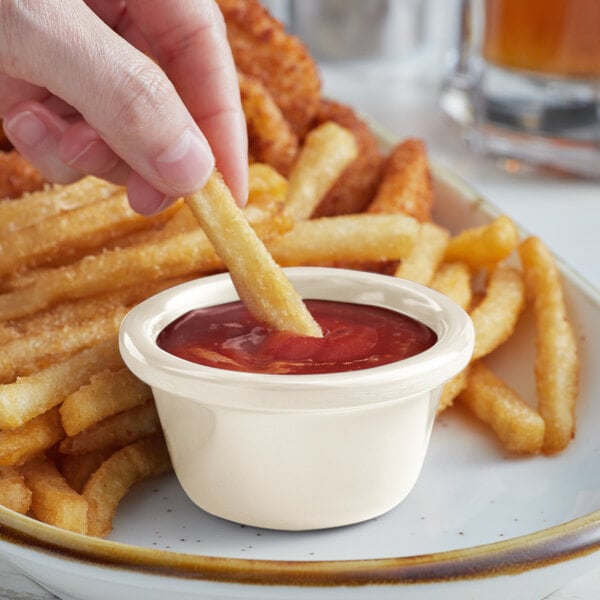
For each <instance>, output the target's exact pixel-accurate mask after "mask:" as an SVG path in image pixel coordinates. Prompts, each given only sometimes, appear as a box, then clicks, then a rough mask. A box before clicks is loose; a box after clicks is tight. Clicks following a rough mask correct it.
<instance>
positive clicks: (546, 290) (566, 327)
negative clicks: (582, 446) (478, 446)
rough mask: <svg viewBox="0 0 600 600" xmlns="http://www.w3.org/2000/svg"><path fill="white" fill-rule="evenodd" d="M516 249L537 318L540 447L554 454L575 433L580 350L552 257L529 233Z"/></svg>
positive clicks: (536, 374) (537, 386)
mask: <svg viewBox="0 0 600 600" xmlns="http://www.w3.org/2000/svg"><path fill="white" fill-rule="evenodd" d="M519 253H520V256H521V262H522V264H523V270H524V278H525V284H526V289H527V295H528V298H530V299H531V301H532V302H533V311H534V316H535V323H536V357H535V376H536V389H537V398H538V408H539V411H540V414H541V415H542V417H543V419H544V421H545V423H546V436H545V439H544V448H543V450H544V453H546V454H554V453H556V452H560V451H561V450H563V449H564V448H565V447H566V446H567V445H568V444H569V442H570V441H571V439H572V438H573V436H574V435H575V405H576V400H577V395H578V390H579V368H580V361H579V352H578V348H577V342H576V340H575V333H574V331H573V325H572V323H571V322H570V320H569V317H568V314H567V309H566V306H565V300H564V293H563V288H562V283H561V280H560V273H559V271H558V267H557V265H556V261H555V260H554V257H553V256H552V254H551V253H550V251H549V250H548V248H547V247H546V246H545V245H544V244H543V242H542V241H541V240H540V239H539V238H537V237H529V238H527V239H526V240H525V241H524V242H523V243H522V244H521V246H520V248H519Z"/></svg>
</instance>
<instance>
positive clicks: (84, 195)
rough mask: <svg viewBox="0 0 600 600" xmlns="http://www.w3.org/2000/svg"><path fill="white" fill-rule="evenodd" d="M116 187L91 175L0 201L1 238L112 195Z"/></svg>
mask: <svg viewBox="0 0 600 600" xmlns="http://www.w3.org/2000/svg"><path fill="white" fill-rule="evenodd" d="M117 189H118V186H115V185H113V184H111V183H107V182H105V181H103V180H101V179H96V178H95V177H91V176H90V177H84V178H83V179H81V180H79V181H77V182H76V183H72V184H70V185H54V186H52V187H50V188H48V189H45V190H41V191H39V192H32V193H31V194H27V195H26V196H23V197H22V198H18V199H16V200H5V201H1V202H0V238H2V237H3V236H4V235H6V234H7V233H10V232H13V231H17V230H19V229H22V228H24V227H29V226H30V225H33V224H35V223H39V222H40V221H42V220H44V219H46V218H48V217H50V216H52V215H55V214H58V213H61V212H65V211H68V210H73V209H74V208H77V207H78V206H84V205H85V204H90V203H91V202H95V201H97V200H99V199H100V198H107V197H109V196H112V194H113V193H114V192H115V191H116V190H117Z"/></svg>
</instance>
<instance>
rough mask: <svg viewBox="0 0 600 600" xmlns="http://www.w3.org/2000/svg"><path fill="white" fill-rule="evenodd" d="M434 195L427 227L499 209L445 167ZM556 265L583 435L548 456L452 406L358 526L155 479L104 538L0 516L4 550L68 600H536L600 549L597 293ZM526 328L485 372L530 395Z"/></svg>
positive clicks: (468, 220)
mask: <svg viewBox="0 0 600 600" xmlns="http://www.w3.org/2000/svg"><path fill="white" fill-rule="evenodd" d="M435 188H436V198H437V200H436V202H437V209H436V210H437V214H436V220H438V221H439V222H440V223H443V224H445V225H447V226H448V227H450V228H451V229H453V230H457V229H459V228H462V227H467V226H472V225H477V224H481V223H484V222H486V221H489V220H490V218H492V217H493V216H494V215H495V214H496V213H497V211H496V209H495V208H494V207H493V206H491V205H489V204H487V203H485V202H484V201H482V200H480V199H479V198H478V196H477V194H476V193H475V192H473V191H472V190H471V189H470V188H469V187H468V186H466V185H465V184H464V183H462V182H461V181H459V180H458V179H457V178H456V177H454V176H453V175H451V174H449V173H447V172H445V171H443V170H441V169H436V171H435ZM562 272H563V275H564V283H565V288H566V294H567V301H568V305H569V309H570V313H571V315H572V317H573V319H574V321H575V324H576V326H577V330H578V331H579V332H580V339H579V341H580V349H581V358H582V369H581V399H580V402H579V405H578V415H577V418H578V430H577V435H576V438H575V440H574V441H573V442H572V444H571V445H570V446H569V448H568V449H567V450H566V451H565V452H563V453H562V454H560V455H558V456H555V457H552V458H549V457H543V456H540V457H533V458H520V459H519V458H514V457H509V456H507V455H506V454H505V453H504V451H503V450H502V448H501V447H500V446H499V444H497V443H496V442H495V440H494V438H493V437H492V436H491V435H490V434H489V433H488V432H486V431H485V429H484V427H483V426H481V425H479V424H477V423H476V422H475V421H474V420H473V419H471V418H470V417H469V416H468V415H466V414H465V413H464V412H461V411H460V410H459V409H457V408H453V409H451V410H449V411H447V412H446V413H444V414H442V415H441V417H440V418H439V419H438V421H437V423H436V425H435V427H434V432H433V435H432V441H431V447H430V450H429V453H428V456H427V459H426V462H425V466H424V468H423V473H422V475H421V478H420V479H419V481H418V483H417V485H416V487H415V489H414V490H413V492H412V493H411V494H410V496H409V497H408V499H407V500H405V501H404V502H403V503H402V504H401V505H400V506H398V507H397V508H396V509H394V510H393V511H391V512H389V513H387V514H385V515H384V516H382V517H379V518H377V519H374V520H372V521H369V522H367V523H363V524H360V525H356V526H350V527H345V528H339V529H333V530H326V531H316V532H304V533H286V532H279V531H269V530H259V529H253V528H249V527H242V526H240V525H237V524H234V523H230V522H226V521H223V520H220V519H218V518H215V517H211V516H209V515H207V514H205V513H203V512H202V511H201V510H199V509H197V508H196V507H195V506H194V505H192V503H191V502H190V501H189V500H188V499H187V498H186V496H185V495H184V493H183V492H182V491H181V489H180V488H179V486H178V484H177V482H176V481H175V480H174V478H173V477H165V478H163V479H160V480H155V481H151V482H148V483H146V484H143V485H140V486H139V487H138V488H136V489H135V490H134V491H133V492H132V493H131V494H130V495H129V496H128V497H127V498H126V499H125V500H124V502H123V504H122V505H121V507H120V509H119V513H118V516H117V519H116V522H115V529H114V532H113V533H112V534H111V536H110V538H109V539H108V540H97V539H92V538H87V537H85V536H80V535H77V534H72V533H69V532H65V531H60V530H57V529H55V528H53V527H50V526H47V525H45V524H42V523H39V522H37V521H34V520H32V519H30V518H27V517H23V516H20V515H17V514H15V513H12V512H11V511H9V510H7V509H4V508H0V552H2V553H3V554H4V555H5V557H6V558H7V560H8V561H9V562H11V563H12V564H13V565H14V566H15V567H16V568H17V569H19V570H20V571H22V572H23V573H25V574H27V575H29V576H30V577H32V578H33V579H35V580H36V581H38V582H39V583H40V584H41V585H42V586H43V587H45V588H47V589H48V590H50V591H52V592H54V593H55V594H56V595H57V596H59V597H61V598H65V599H66V598H78V599H81V600H105V599H106V598H111V600H121V599H122V600H137V599H143V600H154V599H156V600H159V599H161V600H162V599H164V598H178V599H180V600H184V599H186V598H196V599H197V598H207V599H208V598H211V599H213V598H222V599H234V598H236V599H242V598H243V599H248V598H256V599H259V598H260V599H262V600H269V599H273V598H285V599H286V600H287V599H307V600H308V599H310V600H312V599H315V598H323V599H325V600H332V599H334V598H340V599H342V598H343V599H344V600H352V599H367V598H378V599H379V598H397V597H399V596H401V597H402V598H403V599H408V600H413V599H415V600H417V599H419V600H421V599H422V600H424V599H429V598H432V597H439V598H444V599H445V600H454V599H456V600H459V599H460V600H465V599H470V598H486V600H495V599H497V600H505V599H506V598H519V599H520V600H537V599H540V598H543V597H544V596H546V595H547V594H549V593H551V592H552V591H554V590H555V589H557V588H559V587H561V586H562V585H564V584H565V583H566V582H568V581H569V580H571V579H574V578H576V577H578V576H579V575H581V574H582V573H584V572H585V571H586V570H588V569H590V568H591V567H592V566H593V565H594V564H597V561H598V555H597V554H596V552H597V551H598V550H599V549H600V469H599V468H598V459H599V458H600V438H599V436H598V434H597V432H598V429H599V428H600V403H598V402H596V401H595V400H596V398H597V397H598V396H599V395H600V371H599V370H598V369H597V368H594V365H595V363H594V358H595V357H598V356H599V355H600V341H599V340H600V297H599V295H598V294H597V292H595V291H594V290H593V289H592V288H591V287H590V286H589V285H587V284H586V283H585V282H584V281H582V280H581V279H580V278H578V277H577V276H576V275H575V274H573V273H572V272H569V271H568V270H567V269H565V268H563V269H562ZM524 318H525V319H526V320H528V321H529V319H528V316H527V315H526V316H525V317H524ZM520 329H521V333H520V334H519V335H518V337H516V338H515V339H513V340H511V341H510V342H509V343H508V344H506V345H505V347H503V349H502V351H501V352H498V354H497V356H496V357H495V359H494V367H495V368H496V369H497V370H498V371H500V372H502V373H503V374H504V375H505V376H506V377H507V378H508V379H509V380H510V382H511V384H512V385H513V386H514V387H516V388H517V389H519V390H520V391H522V392H523V393H524V394H525V395H526V396H527V397H532V394H533V375H532V373H531V369H530V367H529V365H531V361H530V357H531V356H532V352H533V343H532V327H531V326H530V323H529V322H528V323H527V324H526V326H525V327H521V328H520ZM348 443H352V440H348Z"/></svg>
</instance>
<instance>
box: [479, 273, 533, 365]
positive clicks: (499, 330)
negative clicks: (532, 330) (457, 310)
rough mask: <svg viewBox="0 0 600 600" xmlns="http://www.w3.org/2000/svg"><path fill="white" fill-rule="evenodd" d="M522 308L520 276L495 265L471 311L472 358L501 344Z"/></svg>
mask: <svg viewBox="0 0 600 600" xmlns="http://www.w3.org/2000/svg"><path fill="white" fill-rule="evenodd" d="M524 306H525V286H524V283H523V279H522V277H521V274H520V272H519V271H517V270H516V269H513V268H512V267H505V266H499V267H496V268H495V269H494V270H493V271H492V273H491V274H490V278H489V281H488V284H487V288H486V291H485V297H484V298H483V300H482V301H481V302H480V303H479V304H478V305H477V306H476V307H475V308H474V309H473V310H472V311H471V313H470V315H471V319H472V320H473V327H474V328H475V348H474V350H473V359H476V358H481V357H482V356H485V355H486V354H489V353H490V352H492V351H493V350H494V349H496V348H497V347H498V346H500V344H503V343H504V342H505V341H506V340H507V339H508V338H509V337H510V336H511V335H512V333H513V331H514V329H515V326H516V324H517V321H518V319H519V316H520V315H521V312H522V311H523V308H524Z"/></svg>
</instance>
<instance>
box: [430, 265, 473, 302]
mask: <svg viewBox="0 0 600 600" xmlns="http://www.w3.org/2000/svg"><path fill="white" fill-rule="evenodd" d="M431 287H432V288H433V289H434V290H437V291H438V292H441V293H442V294H445V295H446V296H448V297H449V298H452V300H454V302H456V303H457V304H458V305H459V306H461V307H462V308H463V309H464V310H469V307H470V306H471V302H472V300H473V288H472V287H471V271H470V269H469V267H468V266H467V265H466V264H465V263H463V262H451V263H443V264H441V265H440V266H439V268H438V270H437V271H436V272H435V275H434V276H433V279H432V280H431Z"/></svg>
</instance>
